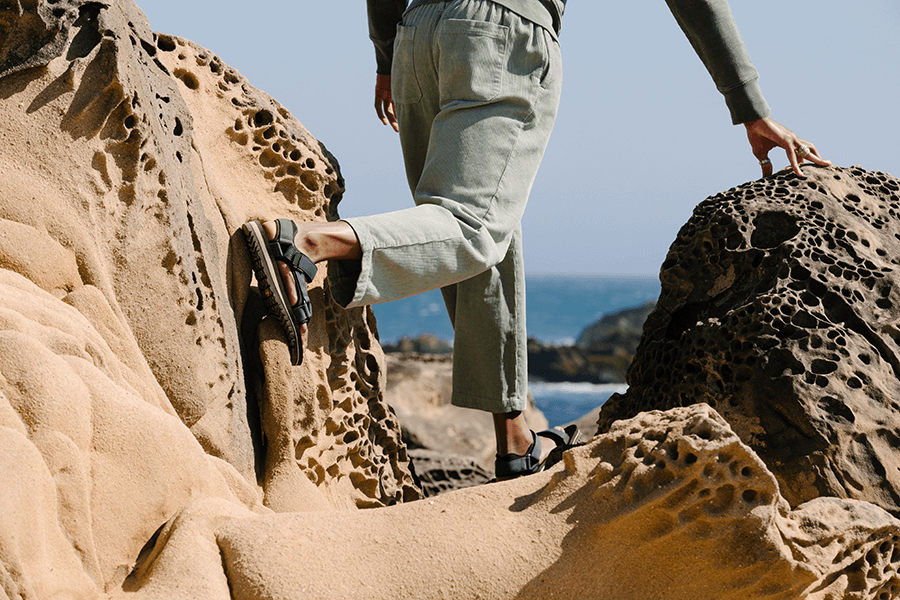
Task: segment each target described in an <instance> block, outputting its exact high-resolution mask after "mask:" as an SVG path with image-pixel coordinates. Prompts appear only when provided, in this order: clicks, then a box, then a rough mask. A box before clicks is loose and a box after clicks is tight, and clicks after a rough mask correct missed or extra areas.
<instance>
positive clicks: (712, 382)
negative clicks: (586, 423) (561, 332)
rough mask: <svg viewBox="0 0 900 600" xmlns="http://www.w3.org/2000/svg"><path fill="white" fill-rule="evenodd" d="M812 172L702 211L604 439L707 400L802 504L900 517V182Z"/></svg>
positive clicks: (760, 184)
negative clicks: (656, 413)
mask: <svg viewBox="0 0 900 600" xmlns="http://www.w3.org/2000/svg"><path fill="white" fill-rule="evenodd" d="M804 174H805V175H806V178H805V179H800V178H798V177H796V176H795V175H793V174H791V173H789V172H781V173H779V174H777V175H776V176H775V177H773V178H770V179H764V180H759V181H754V182H750V183H747V184H745V185H742V186H740V187H738V188H734V189H731V190H728V191H727V192H723V193H720V194H717V195H715V196H713V197H710V198H708V199H707V200H705V201H704V202H702V203H701V204H700V205H698V206H697V208H696V209H695V211H694V214H693V216H692V217H691V219H690V220H689V221H688V222H687V224H685V226H684V227H683V228H682V229H681V231H680V232H679V234H678V237H677V239H676V240H675V242H674V243H673V244H672V246H671V248H670V250H669V254H668V256H667V258H666V261H665V263H664V264H663V266H662V270H661V274H660V279H661V282H662V292H661V295H660V298H659V302H658V304H657V308H656V310H655V311H654V312H653V313H652V314H651V315H650V316H649V317H648V319H647V322H646V324H645V327H644V333H643V337H642V340H641V344H640V347H639V348H638V351H637V354H636V356H635V359H634V363H633V364H632V366H631V368H630V370H629V372H628V384H629V388H628V390H627V392H626V393H625V394H623V395H616V396H614V397H613V398H611V399H610V400H609V401H608V402H607V403H606V405H605V406H604V407H603V408H602V410H601V413H600V420H599V427H600V431H601V432H602V431H606V430H608V429H609V428H610V426H611V425H612V424H613V422H614V421H616V420H617V419H622V418H628V417H630V416H633V415H635V414H637V413H639V412H640V411H644V410H650V409H667V408H671V407H675V406H682V405H687V404H692V403H694V402H706V403H708V404H710V405H711V406H713V407H715V408H716V410H718V411H719V412H720V413H721V414H722V415H723V416H724V417H725V418H726V419H727V420H728V421H729V423H730V424H731V426H732V427H733V428H734V430H735V431H736V432H737V434H738V435H739V436H740V437H741V439H742V440H743V441H744V442H745V443H747V444H749V445H750V446H751V447H752V448H753V449H754V450H756V451H757V452H758V453H759V455H760V456H761V457H762V458H763V460H764V461H765V462H766V464H767V465H768V466H769V468H770V469H771V470H772V471H773V472H774V474H775V476H776V477H777V478H778V482H779V485H780V487H781V490H782V494H784V496H785V498H787V499H788V500H789V501H790V502H791V504H792V505H794V506H796V505H799V504H801V503H802V502H805V501H808V500H811V499H813V498H816V497H819V496H837V497H841V498H856V499H861V500H868V501H870V502H873V503H875V504H877V505H879V506H881V507H883V508H885V509H887V510H889V511H891V512H893V513H894V514H898V513H900V452H898V449H900V433H898V430H897V423H898V416H900V343H898V339H900V338H898V336H900V327H898V325H900V269H898V265H900V262H898V257H900V181H898V180H897V179H896V178H894V177H892V176H891V175H888V174H885V173H879V172H869V171H865V170H864V169H862V168H860V167H853V168H846V169H840V168H815V167H804Z"/></svg>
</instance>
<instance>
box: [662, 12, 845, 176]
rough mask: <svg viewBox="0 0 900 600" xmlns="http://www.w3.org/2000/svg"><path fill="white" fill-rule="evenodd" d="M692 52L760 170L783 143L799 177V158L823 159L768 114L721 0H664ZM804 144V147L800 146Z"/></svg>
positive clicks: (818, 161)
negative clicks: (742, 133) (740, 127)
mask: <svg viewBox="0 0 900 600" xmlns="http://www.w3.org/2000/svg"><path fill="white" fill-rule="evenodd" d="M666 3H667V4H668V5H669V9H670V10H671V11H672V14H673V15H674V16H675V20H676V21H678V24H679V25H680V26H681V29H682V31H684V33H685V35H686V36H687V38H688V40H689V41H690V42H691V45H692V46H693V47H694V50H695V51H696V52H697V55H698V56H699V57H700V59H701V60H702V61H703V64H704V65H705V66H706V69H707V71H709V74H710V75H711V76H712V78H713V81H714V82H715V84H716V88H717V89H718V90H719V92H721V93H722V95H723V96H724V97H725V103H726V104H727V105H728V109H729V111H730V112H731V120H732V123H734V124H735V125H737V124H738V123H741V124H743V125H744V126H745V127H746V129H747V137H748V139H749V141H750V147H751V149H752V151H753V154H754V156H756V158H757V159H758V160H760V165H761V166H762V170H763V175H764V176H768V175H771V174H772V164H771V162H769V160H768V157H767V156H768V152H769V150H771V149H772V148H774V147H776V146H778V147H781V148H783V149H784V151H785V153H786V154H787V157H788V160H789V161H790V163H791V166H792V167H793V169H794V172H795V173H796V174H797V175H798V176H800V177H802V176H803V175H802V173H801V172H800V162H802V161H803V160H810V161H811V162H814V163H816V164H820V165H827V164H830V163H829V162H828V161H826V160H824V159H822V158H821V157H820V156H819V155H818V152H817V151H816V149H815V146H813V145H812V144H810V143H809V142H805V141H803V140H801V139H800V138H798V137H797V136H796V135H795V134H794V133H793V132H792V131H791V130H790V129H788V128H786V127H784V126H783V125H781V124H779V123H778V122H777V121H774V120H773V119H771V118H770V117H769V115H770V113H771V111H770V109H769V105H768V104H767V103H766V100H765V98H764V97H763V95H762V90H761V88H760V86H759V74H758V73H757V71H756V68H755V67H754V66H753V63H752V62H751V61H750V56H749V54H748V53H747V49H746V47H745V46H744V42H743V40H742V39H741V35H740V32H739V31H738V28H737V24H736V23H735V21H734V16H733V15H732V13H731V7H730V6H729V5H728V2H727V0H666ZM804 148H805V149H806V150H805V153H804V152H801V150H802V149H804Z"/></svg>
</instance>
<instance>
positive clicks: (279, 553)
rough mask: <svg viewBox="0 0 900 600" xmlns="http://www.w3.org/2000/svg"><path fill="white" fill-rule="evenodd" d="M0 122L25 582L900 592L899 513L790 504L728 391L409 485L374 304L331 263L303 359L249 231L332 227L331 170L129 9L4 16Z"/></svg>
mask: <svg viewBox="0 0 900 600" xmlns="http://www.w3.org/2000/svg"><path fill="white" fill-rule="evenodd" d="M0 116H2V117H3V118H2V119H0V142H2V143H0V173H2V174H3V177H0V450H2V453H0V473H2V476H3V485H2V486H0V584H2V588H0V589H2V592H3V594H4V595H5V596H7V597H10V598H17V597H38V598H43V597H49V598H53V597H71V598H99V597H106V598H129V599H131V600H145V599H146V600H149V599H166V600H170V599H172V598H184V599H194V598H209V599H213V600H214V599H217V598H221V599H222V600H225V599H229V598H232V597H235V598H306V597H317V598H329V597H335V598H337V597H340V598H346V597H363V598H392V599H394V598H400V599H402V598H417V599H420V598H422V599H428V598H439V597H447V596H450V597H458V598H470V597H479V596H481V597H490V598H504V597H520V598H542V599H543V598H548V597H551V595H554V596H561V595H565V596H576V595H577V596H582V597H602V598H608V599H611V600H616V599H617V598H635V597H646V596H651V597H653V596H655V597H662V596H665V597H667V598H674V599H675V600H678V599H681V598H685V599H687V598H690V599H691V600H698V599H705V598H717V599H726V600H727V599H730V598H741V599H742V600H743V599H746V598H795V597H807V598H811V599H812V600H825V599H826V598H828V599H836V598H853V599H866V600H868V599H869V598H872V599H875V598H878V599H879V600H880V599H881V598H890V597H896V596H897V595H898V592H900V579H898V575H897V569H898V561H900V558H898V557H900V549H898V543H900V522H898V521H897V520H896V519H894V518H893V517H891V516H890V515H889V514H887V513H886V512H884V511H883V510H881V509H880V508H878V507H876V506H874V505H872V504H868V503H864V502H859V501H854V500H841V499H836V498H820V499H816V500H814V501H811V502H808V503H806V504H803V505H802V506H799V507H798V508H796V509H794V510H791V509H790V507H789V506H788V504H787V503H786V502H785V501H784V500H783V499H782V498H781V496H779V494H778V485H777V482H776V480H775V478H774V477H773V476H772V474H771V473H770V472H769V471H767V470H766V467H765V465H764V464H763V462H762V461H761V460H760V459H759V458H758V457H757V456H756V455H755V454H754V453H753V452H752V451H751V450H750V449H749V448H748V447H747V446H746V445H745V444H743V443H741V441H740V440H739V439H738V437H737V436H736V435H735V434H734V433H733V432H732V431H731V430H730V429H729V428H728V426H727V424H726V423H725V421H723V420H722V418H721V417H719V416H718V415H717V414H716V413H715V411H713V410H712V409H710V408H709V407H708V406H693V407H690V408H676V409H673V410H671V411H669V412H666V413H660V412H654V413H643V414H641V415H639V416H638V417H636V418H634V419H632V420H628V421H619V422H617V423H616V424H614V425H613V426H612V427H611V428H610V429H609V432H608V433H606V434H604V435H600V436H598V437H597V438H595V439H594V440H593V441H592V442H591V443H590V444H589V445H587V446H584V447H582V448H579V449H577V450H575V451H572V452H570V453H568V454H566V456H565V460H564V463H563V464H562V465H560V466H558V467H556V468H555V469H554V470H553V471H551V472H548V473H541V474H538V475H535V476H532V477H527V478H522V479H518V480H515V481H510V482H506V483H502V484H493V485H486V486H478V487H475V488H471V489H466V490H460V491H456V492H452V493H447V494H443V495H441V496H440V497H438V498H435V499H429V500H424V501H419V502H410V501H411V500H415V499H418V498H420V496H421V494H420V490H419V489H418V488H417V487H416V486H415V485H414V483H413V480H412V475H411V473H410V471H409V468H408V456H407V454H406V451H405V448H404V446H403V444H402V442H401V440H400V428H399V425H398V420H397V418H396V417H395V416H394V414H393V413H392V411H391V409H390V408H389V407H388V405H387V403H386V402H385V400H384V394H383V392H384V389H385V358H384V355H383V354H382V352H381V350H380V348H379V346H378V342H377V339H376V336H375V331H376V328H375V324H374V319H373V316H372V313H371V311H363V310H354V311H343V310H341V309H340V308H338V307H337V306H336V305H335V304H334V302H333V301H332V299H331V297H330V294H329V292H328V286H327V282H326V281H325V276H324V270H323V274H322V275H320V276H319V278H318V279H317V280H316V281H314V282H313V284H312V289H311V296H312V299H313V303H314V311H315V317H314V321H313V322H312V324H311V333H310V337H309V339H308V340H307V343H306V353H305V361H304V364H303V366H302V367H300V368H292V367H290V366H289V364H288V360H287V348H286V346H285V344H284V339H283V332H282V331H281V330H280V328H279V327H276V326H274V325H273V324H272V323H271V322H270V321H269V320H268V319H266V318H263V311H262V310H261V306H260V302H259V299H258V297H257V296H256V295H255V293H254V292H253V291H252V281H251V274H250V270H249V264H248V261H247V256H246V253H245V250H244V247H243V241H242V239H241V238H240V236H239V235H236V232H237V230H238V228H239V227H240V225H241V224H242V223H243V222H244V221H246V220H247V219H250V218H266V217H270V216H288V217H292V218H294V219H298V220H300V219H330V218H336V217H337V214H336V206H337V203H338V201H339V200H340V197H341V194H342V186H343V184H342V180H341V177H340V175H339V171H338V167H337V163H336V161H335V160H334V158H333V157H332V156H331V155H330V154H328V152H327V151H326V150H325V149H324V148H323V147H322V146H321V144H319V143H318V142H317V141H316V140H315V139H313V138H312V136H310V135H309V133H308V132H306V131H305V130H304V129H303V128H302V126H301V125H300V124H299V123H298V122H297V121H296V120H295V119H294V118H293V117H292V116H291V115H290V114H289V113H288V112H287V111H286V110H285V109H284V108H283V107H281V106H280V105H278V104H277V103H276V102H275V101H274V100H272V99H271V98H269V97H267V96H265V95H264V94H262V93H261V92H258V91H256V90H254V89H253V88H252V87H251V86H250V85H249V84H248V83H247V82H246V81H245V80H244V79H243V78H242V77H241V76H240V75H239V74H238V73H236V72H235V71H234V70H233V69H230V68H229V67H227V66H226V65H224V64H222V62H221V61H220V60H219V59H218V58H216V57H215V56H214V55H212V54H211V53H209V52H208V51H206V50H204V49H202V48H199V47H197V46H196V45H194V44H192V43H190V42H188V41H185V40H181V39H176V38H171V37H168V36H164V35H158V34H153V33H151V31H150V29H149V25H148V24H147V22H146V19H145V18H144V16H143V15H142V14H141V13H140V11H139V10H138V9H137V7H136V6H135V5H134V4H133V2H131V1H130V0H99V1H90V2H88V1H86V0H57V1H55V2H40V3H36V2H28V3H26V2H17V3H14V4H13V5H11V6H10V7H7V10H2V11H0ZM883 181H884V185H885V186H888V187H890V184H891V182H890V181H887V180H883ZM820 185H822V184H821V183H820ZM848 198H849V196H848ZM857 198H862V197H861V196H857ZM861 204H865V203H864V202H861ZM863 234H865V235H866V236H870V237H865V236H864V235H863ZM846 235H848V236H849V233H848V234H846ZM856 235H857V236H858V237H859V236H863V237H865V239H866V240H868V241H869V243H870V244H873V242H874V241H875V238H874V237H871V236H873V235H874V234H871V233H870V232H869V233H867V231H862V230H860V231H859V232H856ZM836 243H837V242H836ZM885 248H890V247H889V246H885ZM872 277H875V275H872ZM877 283H878V281H876V284H877ZM874 289H876V290H879V291H880V290H881V289H883V288H882V287H879V286H878V285H875V286H874ZM834 293H837V292H834ZM880 297H881V298H882V299H884V298H888V299H889V298H891V297H892V296H891V294H890V293H888V294H883V295H881V296H880ZM825 304H826V307H828V306H831V307H833V306H834V305H835V304H834V302H833V300H829V301H828V302H825ZM882 304H884V302H883V303H882ZM880 308H881V309H882V310H887V309H886V308H885V307H884V306H881V307H880ZM811 310H812V309H810V311H811ZM829 310H831V309H829ZM829 314H830V313H829ZM840 314H847V313H840ZM852 323H853V324H854V326H855V324H856V321H852ZM853 331H856V329H854V330H853ZM823 339H832V338H823ZM867 339H868V338H867ZM832 341H834V343H835V344H837V340H836V339H835V340H832ZM842 343H843V342H842ZM811 348H812V350H815V351H818V350H817V348H816V347H812V346H811ZM890 348H892V347H888V349H890ZM881 350H883V351H882V352H881V353H879V354H878V356H877V357H875V356H870V357H869V362H870V363H872V364H873V365H875V366H876V367H878V365H880V364H881V363H879V362H878V361H879V360H886V358H885V356H886V355H887V354H888V353H887V351H886V350H884V348H881ZM836 351H837V350H835V352H836ZM822 352H824V350H822ZM811 354H813V355H815V356H817V357H818V354H816V352H813V351H811ZM845 362H846V361H845ZM879 368H880V367H879ZM882 371H884V372H887V370H886V369H884V368H883V369H882ZM816 381H818V380H816ZM866 385H869V383H868V382H866ZM851 387H852V386H851ZM867 389H869V388H867ZM420 396H422V397H424V398H425V401H426V403H428V402H431V403H432V405H433V406H434V407H435V410H436V411H440V410H441V409H442V408H443V400H438V397H439V396H438V395H428V394H420ZM704 398H705V396H704ZM420 400H421V398H420ZM398 412H399V410H398ZM858 420H860V421H862V419H861V418H860V419H858ZM532 424H533V425H536V423H535V422H534V421H532ZM488 427H490V426H489V425H488ZM488 431H490V429H488ZM879 431H880V430H879ZM486 437H487V438H488V439H490V438H491V436H490V435H487V436H486ZM857 443H860V442H857ZM358 507H377V508H376V509H375V510H371V511H358V510H356V508H358ZM275 511H291V512H289V513H281V514H276V513H275ZM301 511H302V512H301ZM348 557H359V558H358V559H353V563H352V565H350V567H349V568H348Z"/></svg>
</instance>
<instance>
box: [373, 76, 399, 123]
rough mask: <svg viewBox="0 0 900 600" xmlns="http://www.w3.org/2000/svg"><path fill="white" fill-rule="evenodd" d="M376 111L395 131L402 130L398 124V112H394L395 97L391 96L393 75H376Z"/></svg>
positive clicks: (382, 120)
mask: <svg viewBox="0 0 900 600" xmlns="http://www.w3.org/2000/svg"><path fill="white" fill-rule="evenodd" d="M375 112H376V113H377V114H378V118H379V119H381V122H382V123H384V124H385V125H390V126H391V127H392V128H393V129H394V131H398V132H399V131H400V126H399V125H398V124H397V113H396V112H394V98H393V96H391V76H390V75H378V76H376V77H375Z"/></svg>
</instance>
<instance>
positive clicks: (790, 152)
mask: <svg viewBox="0 0 900 600" xmlns="http://www.w3.org/2000/svg"><path fill="white" fill-rule="evenodd" d="M785 153H786V154H787V157H788V162H790V163H791V168H792V169H793V170H794V174H795V175H797V177H801V178H802V177H806V176H805V175H804V174H803V171H801V170H800V161H799V160H798V157H797V151H796V150H794V147H793V146H789V147H788V148H786V149H785Z"/></svg>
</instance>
